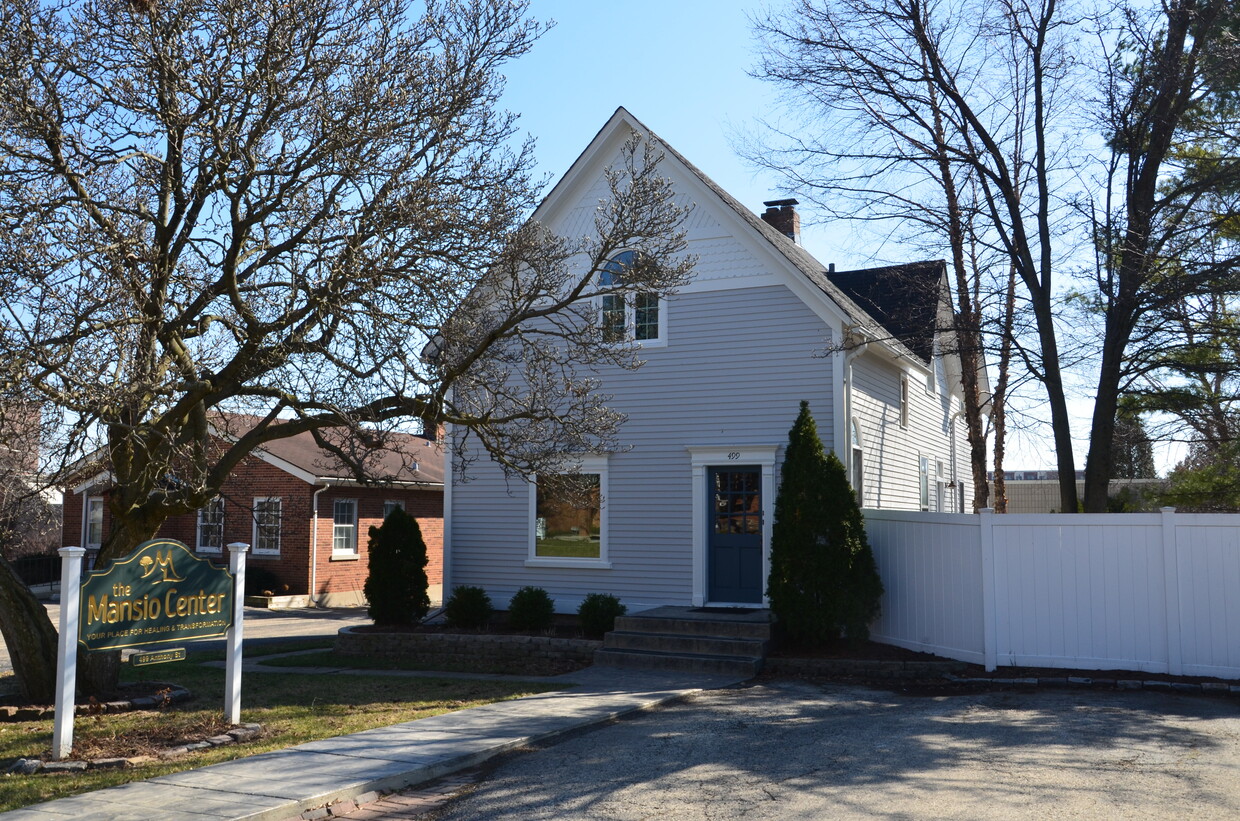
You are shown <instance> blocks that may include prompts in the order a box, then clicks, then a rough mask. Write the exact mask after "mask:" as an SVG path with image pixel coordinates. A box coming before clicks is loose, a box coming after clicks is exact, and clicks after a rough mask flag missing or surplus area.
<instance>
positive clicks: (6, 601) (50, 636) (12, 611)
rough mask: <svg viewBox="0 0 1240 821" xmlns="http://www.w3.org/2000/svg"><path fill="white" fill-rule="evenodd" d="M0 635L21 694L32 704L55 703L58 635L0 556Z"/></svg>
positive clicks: (42, 608)
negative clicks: (10, 660) (11, 663)
mask: <svg viewBox="0 0 1240 821" xmlns="http://www.w3.org/2000/svg"><path fill="white" fill-rule="evenodd" d="M0 635H3V637H4V644H5V646H6V647H7V648H8V650H9V657H10V658H11V659H12V660H13V672H14V673H15V674H16V675H17V683H18V686H20V687H21V688H22V695H23V696H25V697H26V699H27V700H28V701H30V702H32V703H34V704H52V703H54V702H55V701H56V652H57V642H58V634H57V632H56V627H55V626H54V625H53V624H52V620H51V619H50V618H49V617H48V615H47V610H46V609H45V608H44V607H43V604H42V603H41V602H40V601H39V600H38V599H36V598H35V597H34V594H33V593H31V592H30V589H29V588H28V587H26V585H25V584H24V583H23V582H22V580H21V579H20V578H19V577H18V575H17V572H16V571H15V570H14V569H13V566H12V565H10V564H9V563H8V562H7V561H6V560H5V559H4V558H3V557H0Z"/></svg>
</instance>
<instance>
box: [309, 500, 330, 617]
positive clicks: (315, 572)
mask: <svg viewBox="0 0 1240 821" xmlns="http://www.w3.org/2000/svg"><path fill="white" fill-rule="evenodd" d="M330 487H331V485H330V484H326V485H323V487H321V488H319V489H318V490H316V491H315V492H314V495H313V497H312V498H313V509H314V515H313V517H311V522H310V604H311V605H312V606H313V607H318V606H319V594H318V592H317V590H318V576H319V494H320V493H322V492H323V491H325V490H327V489H328V488H330Z"/></svg>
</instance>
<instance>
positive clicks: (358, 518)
mask: <svg viewBox="0 0 1240 821" xmlns="http://www.w3.org/2000/svg"><path fill="white" fill-rule="evenodd" d="M341 502H349V503H350V504H352V505H353V546H352V547H351V548H348V549H347V550H339V549H337V548H336V505H337V504H339V503H341ZM360 524H361V516H360V515H359V509H358V500H357V499H332V555H333V556H356V555H357V554H358V547H357V542H358V529H359V527H360Z"/></svg>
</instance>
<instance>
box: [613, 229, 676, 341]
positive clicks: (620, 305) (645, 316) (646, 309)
mask: <svg viewBox="0 0 1240 821" xmlns="http://www.w3.org/2000/svg"><path fill="white" fill-rule="evenodd" d="M640 261H641V257H640V255H639V252H637V251H621V252H620V253H619V254H616V255H615V256H614V257H612V258H611V259H610V260H609V261H608V263H607V264H606V265H605V266H603V270H602V271H601V272H600V273H599V287H601V288H615V287H619V286H622V285H624V284H625V277H626V274H627V272H628V271H630V270H632V269H633V268H634V267H635V266H636V265H638V264H639V263H640ZM660 302H661V300H660V299H659V295H658V294H654V293H650V292H649V291H635V292H630V293H615V294H605V295H604V296H603V297H602V303H601V306H600V317H599V320H600V324H601V325H602V329H603V341H604V342H625V341H628V340H630V339H631V340H636V341H637V342H647V343H648V342H655V341H658V340H660V339H662V336H663V331H662V324H661V319H662V317H661V315H662V306H661V305H660Z"/></svg>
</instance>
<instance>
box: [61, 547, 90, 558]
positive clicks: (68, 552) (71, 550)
mask: <svg viewBox="0 0 1240 821" xmlns="http://www.w3.org/2000/svg"><path fill="white" fill-rule="evenodd" d="M56 552H57V553H59V554H60V555H61V556H64V557H65V558H66V559H71V558H73V557H75V556H76V557H81V556H85V555H86V548H84V547H62V548H60V549H59V550H57V551H56Z"/></svg>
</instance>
